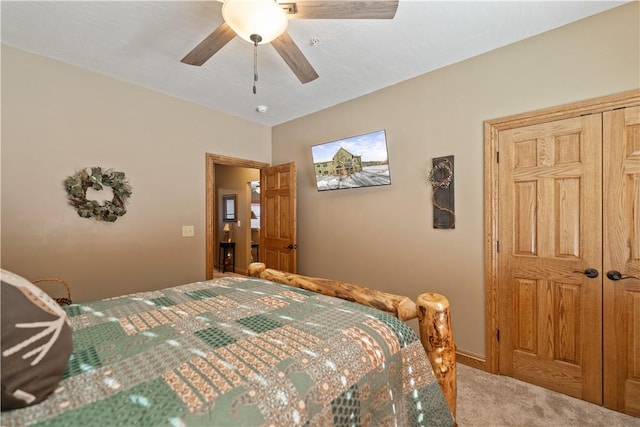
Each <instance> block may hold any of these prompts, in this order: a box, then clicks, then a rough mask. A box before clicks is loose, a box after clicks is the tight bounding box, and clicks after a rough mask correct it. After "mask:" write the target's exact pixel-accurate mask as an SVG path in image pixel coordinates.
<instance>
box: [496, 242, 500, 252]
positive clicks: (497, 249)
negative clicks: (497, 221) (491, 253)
mask: <svg viewBox="0 0 640 427" xmlns="http://www.w3.org/2000/svg"><path fill="white" fill-rule="evenodd" d="M496 252H500V240H496Z"/></svg>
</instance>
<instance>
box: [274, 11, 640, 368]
mask: <svg viewBox="0 0 640 427" xmlns="http://www.w3.org/2000/svg"><path fill="white" fill-rule="evenodd" d="M639 6H640V5H639V3H638V2H634V3H632V4H628V5H625V6H622V7H619V8H616V9H613V10H611V11H609V12H605V13H603V14H600V15H597V16H595V17H591V18H588V19H586V20H583V21H580V22H577V23H574V24H571V25H569V26H566V27H563V28H560V29H557V30H555V31H551V32H548V33H545V34H542V35H540V36H537V37H534V38H531V39H528V40H525V41H522V42H519V43H516V44H513V45H510V46H506V47H504V48H501V49H498V50H495V51H492V52H489V53H487V54H484V55H482V56H479V57H476V58H473V59H470V60H467V61H464V62H461V63H458V64H455V65H452V66H449V67H446V68H443V69H440V70H437V71H435V72H432V73H428V74H425V75H423V76H420V77H418V78H415V79H413V80H410V81H407V82H404V83H401V84H398V85H395V86H393V87H390V88H387V89H384V90H381V91H378V92H375V93H372V94H370V95H367V96H363V97H361V98H358V99H356V100H353V101H350V102H347V103H344V104H342V105H338V106H335V107H332V108H329V109H327V110H324V111H321V112H318V113H316V114H312V115H310V116H307V117H304V118H301V119H298V120H294V121H291V122H289V123H286V124H283V125H280V126H277V127H275V128H274V129H273V137H272V138H273V141H272V144H273V154H272V156H273V163H274V164H278V163H284V162H288V161H295V162H297V165H298V248H299V249H298V270H299V272H300V273H302V274H308V275H318V276H324V277H330V278H334V279H340V280H344V281H349V282H354V283H359V284H365V285H371V286H373V287H376V288H378V289H382V290H386V291H390V292H397V293H406V294H408V295H411V296H416V295H417V294H418V293H420V292H424V291H435V292H440V293H443V294H445V295H446V296H448V297H449V298H450V300H451V303H452V307H453V323H454V329H455V335H456V341H457V343H458V347H459V349H461V350H465V351H468V352H472V353H476V354H479V355H484V352H485V345H484V344H485V343H484V270H483V262H484V258H483V256H484V255H483V238H484V235H483V121H484V120H488V119H493V118H498V117H502V116H506V115H511V114H515V113H520V112H525V111H529V110H534V109H539V108H543V107H549V106H554V105H557V104H562V103H567V102H572V101H578V100H583V99H588V98H592V97H597V96H602V95H608V94H612V93H617V92H621V91H625V90H630V89H634V88H638V87H640V81H639V80H640V67H639V64H640V57H639V52H640V46H639V42H638V40H639V39H640V30H639V28H640V24H639V15H640V13H639V12H640V11H639ZM415 54H416V55H420V52H415ZM320 78H322V77H320ZM383 128H384V129H386V130H387V138H388V146H389V161H390V170H391V180H392V183H391V186H386V187H377V188H376V187H374V188H364V189H356V190H340V191H329V192H317V191H316V190H315V186H314V175H313V167H312V161H311V152H310V146H311V145H313V144H317V143H320V142H325V141H331V140H335V139H339V138H342V137H345V136H352V135H355V134H359V133H364V132H369V131H372V130H377V129H383ZM451 154H452V155H455V169H456V174H455V193H456V194H455V197H456V199H455V205H456V221H457V222H456V228H455V230H434V229H433V228H432V205H431V188H430V186H429V185H427V183H426V181H427V171H428V170H429V169H430V165H431V159H432V158H433V157H439V156H444V155H451Z"/></svg>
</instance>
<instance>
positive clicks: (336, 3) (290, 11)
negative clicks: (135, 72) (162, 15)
mask: <svg viewBox="0 0 640 427" xmlns="http://www.w3.org/2000/svg"><path fill="white" fill-rule="evenodd" d="M218 1H221V2H223V5H222V16H223V18H224V22H223V23H222V24H221V25H220V26H219V27H218V28H216V29H215V30H214V31H213V32H212V33H211V34H209V35H208V36H207V37H206V38H205V39H204V40H203V41H202V42H200V44H198V45H197V46H196V47H195V48H193V50H192V51H191V52H189V53H188V54H187V55H186V56H185V57H184V58H182V60H181V62H183V63H185V64H190V65H197V66H200V65H202V64H204V63H205V62H206V61H207V60H208V59H209V58H211V57H212V56H213V55H214V54H215V53H216V52H218V51H219V50H220V49H222V47H224V45H226V44H227V43H228V42H230V41H231V40H232V39H233V38H234V37H235V36H236V35H238V36H240V37H242V38H243V39H244V40H246V41H248V42H250V43H253V44H254V46H255V47H256V48H257V46H258V44H265V43H271V45H272V46H273V47H274V48H275V50H276V52H278V54H280V56H281V57H282V59H283V60H284V62H286V63H287V65H288V66H289V68H291V71H293V73H294V74H295V75H296V77H298V79H299V80H300V82H302V83H303V84H304V83H308V82H310V81H313V80H315V79H317V78H318V73H317V72H316V70H314V69H313V67H312V66H311V64H310V63H309V61H308V60H307V58H306V57H305V56H304V54H303V53H302V51H301V50H300V48H298V46H297V45H296V43H295V42H294V41H293V39H292V38H291V36H290V35H289V33H287V31H286V29H287V22H288V20H289V19H393V17H394V16H395V14H396V10H397V9H398V1H399V0H298V1H295V2H286V3H285V2H284V1H283V2H279V1H277V0H218ZM254 64H255V63H254ZM256 79H257V75H256V76H255V77H254V81H255V80H256ZM254 93H255V86H254Z"/></svg>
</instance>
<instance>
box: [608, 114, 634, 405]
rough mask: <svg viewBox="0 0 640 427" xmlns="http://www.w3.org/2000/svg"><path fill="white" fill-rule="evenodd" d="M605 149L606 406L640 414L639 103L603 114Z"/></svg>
mask: <svg viewBox="0 0 640 427" xmlns="http://www.w3.org/2000/svg"><path fill="white" fill-rule="evenodd" d="M603 153H604V159H603V160H604V169H603V173H604V175H603V186H604V195H603V224H604V230H603V231H604V235H603V238H604V240H603V243H604V266H603V267H604V269H605V272H609V274H608V275H605V278H604V310H603V313H604V360H605V361H606V363H605V366H604V404H605V406H607V407H608V408H611V409H615V410H617V411H622V412H626V413H629V414H631V415H635V416H640V107H630V108H625V109H619V110H614V111H610V112H606V113H604V115H603ZM615 272H618V273H619V274H615Z"/></svg>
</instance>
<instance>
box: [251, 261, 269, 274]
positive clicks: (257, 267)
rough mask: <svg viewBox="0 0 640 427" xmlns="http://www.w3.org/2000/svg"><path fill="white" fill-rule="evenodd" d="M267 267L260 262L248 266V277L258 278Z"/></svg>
mask: <svg viewBox="0 0 640 427" xmlns="http://www.w3.org/2000/svg"><path fill="white" fill-rule="evenodd" d="M266 268H267V266H266V265H265V264H264V263H261V262H252V263H251V264H249V276H251V277H257V278H260V273H262V272H263V271H264V270H265V269H266Z"/></svg>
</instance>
